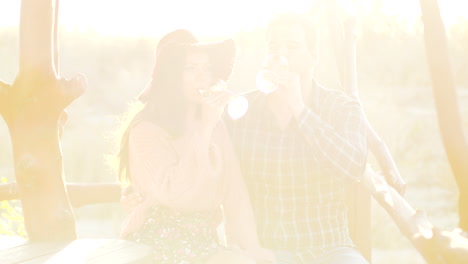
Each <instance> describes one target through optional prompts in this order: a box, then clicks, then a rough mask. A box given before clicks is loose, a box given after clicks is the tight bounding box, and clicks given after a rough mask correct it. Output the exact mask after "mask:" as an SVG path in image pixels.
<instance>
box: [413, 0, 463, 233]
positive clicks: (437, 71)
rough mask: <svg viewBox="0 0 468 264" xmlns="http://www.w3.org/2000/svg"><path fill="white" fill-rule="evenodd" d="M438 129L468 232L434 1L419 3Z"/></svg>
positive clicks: (458, 129)
mask: <svg viewBox="0 0 468 264" xmlns="http://www.w3.org/2000/svg"><path fill="white" fill-rule="evenodd" d="M420 4H421V11H422V18H423V23H424V39H425V44H426V55H427V60H428V61H427V62H428V65H429V71H430V76H431V80H432V90H433V93H434V100H435V105H436V109H437V117H438V120H439V129H440V133H441V136H442V141H443V143H444V147H445V152H446V154H447V157H448V160H449V162H450V166H451V168H452V172H453V174H454V176H455V180H456V182H457V185H458V191H459V200H458V214H459V216H460V220H459V226H460V228H462V229H463V230H465V231H468V145H467V141H466V138H465V136H464V133H463V127H462V122H461V116H460V112H459V110H458V100H457V95H456V88H455V83H454V80H453V76H452V69H451V65H450V61H449V54H448V48H447V39H446V35H445V28H444V25H443V23H442V19H441V17H440V12H439V7H438V4H437V1H436V0H420Z"/></svg>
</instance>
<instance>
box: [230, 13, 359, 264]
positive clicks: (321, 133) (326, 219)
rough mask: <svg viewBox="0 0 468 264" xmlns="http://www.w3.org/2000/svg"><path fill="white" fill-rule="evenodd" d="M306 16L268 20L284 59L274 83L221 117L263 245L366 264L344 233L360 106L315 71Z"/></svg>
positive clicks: (298, 255)
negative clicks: (231, 116) (236, 114)
mask: <svg viewBox="0 0 468 264" xmlns="http://www.w3.org/2000/svg"><path fill="white" fill-rule="evenodd" d="M314 32H315V30H314V28H313V26H312V25H311V24H310V23H309V22H308V21H307V18H306V17H303V16H301V15H298V14H292V13H288V14H283V15H280V16H278V17H276V18H274V19H273V20H272V21H271V22H270V23H269V25H268V28H267V35H266V45H267V54H273V55H278V56H283V57H284V58H286V59H287V62H288V68H289V71H283V72H279V73H278V72H277V73H276V76H277V77H278V79H279V83H280V84H279V88H278V89H277V90H276V91H274V92H272V93H270V94H268V95H265V94H262V93H261V92H259V93H257V94H253V95H252V96H251V98H249V103H250V109H249V111H248V113H247V114H246V115H245V116H244V117H242V118H241V119H239V120H236V121H226V123H227V124H228V127H229V128H230V131H231V136H232V140H233V143H234V146H235V147H236V149H237V152H238V156H239V161H240V164H241V168H242V172H243V173H244V177H245V182H246V184H247V186H248V189H249V193H250V199H251V202H252V205H253V210H254V213H255V217H256V221H257V229H258V233H259V238H260V240H261V243H262V245H263V246H264V247H267V248H270V249H272V250H274V251H275V253H276V255H277V258H278V263H307V264H309V263H367V262H366V261H365V259H364V258H363V257H362V256H361V255H360V254H359V252H357V251H356V250H354V249H353V243H352V241H351V239H350V237H349V234H348V222H347V218H346V215H347V209H346V205H345V192H346V188H347V187H348V186H349V185H350V183H352V182H353V181H359V179H360V176H361V175H362V174H363V171H364V167H365V163H366V158H367V146H366V126H365V121H364V117H363V114H362V112H361V108H360V105H359V104H358V102H357V101H356V100H353V99H351V98H350V97H348V96H346V95H345V94H344V93H341V92H339V91H334V90H328V89H324V88H323V87H321V86H319V85H318V84H317V83H316V82H315V80H314V76H313V70H314V67H315V65H316V61H317V52H316V51H317V47H316V43H317V41H316V36H315V34H314Z"/></svg>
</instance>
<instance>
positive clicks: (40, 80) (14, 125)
mask: <svg viewBox="0 0 468 264" xmlns="http://www.w3.org/2000/svg"><path fill="white" fill-rule="evenodd" d="M55 4H56V2H55V1H54V0H23V1H22V2H21V19H20V44H19V45H20V49H19V52H20V54H19V58H20V61H19V73H18V75H17V77H16V79H15V81H14V83H13V85H11V86H9V85H0V86H2V87H0V88H1V89H0V105H1V107H0V114H1V115H2V116H3V118H4V120H5V122H6V123H7V125H8V128H9V131H10V136H11V140H12V146H13V158H14V163H15V176H16V181H17V184H18V191H19V195H20V197H21V203H22V207H23V212H24V218H25V226H26V230H27V232H28V236H29V239H30V240H32V241H50V240H68V239H75V238H76V231H75V221H74V216H73V211H72V209H71V206H70V202H69V200H68V196H67V192H66V189H65V187H64V180H63V165H62V153H61V148H60V142H59V118H60V117H61V115H62V113H63V111H64V109H65V107H66V106H68V104H70V103H71V102H72V101H73V100H74V99H75V98H77V97H78V96H79V95H80V94H81V93H82V92H83V91H84V86H83V85H81V83H82V82H81V80H80V79H76V80H73V81H71V82H69V81H66V80H63V79H59V78H58V76H57V73H56V69H55V67H54V52H56V48H57V47H56V43H55V42H56V36H55V35H54V34H55V33H56V32H54V24H55V23H57V21H54V20H55V19H54V15H55V13H54V11H55ZM55 17H56V16H55Z"/></svg>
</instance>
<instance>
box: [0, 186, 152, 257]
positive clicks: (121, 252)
mask: <svg viewBox="0 0 468 264" xmlns="http://www.w3.org/2000/svg"><path fill="white" fill-rule="evenodd" d="M67 190H68V195H69V197H70V202H71V204H72V205H73V207H75V208H76V207H81V206H85V205H90V204H98V203H108V202H118V201H119V199H120V186H119V184H114V183H105V184H101V183H96V184H81V183H80V184H77V183H69V184H67ZM18 198H19V195H18V192H17V188H16V184H14V183H10V184H1V185H0V200H16V199H18ZM151 256H152V250H151V249H150V248H149V247H148V246H145V245H142V244H137V243H134V242H130V241H126V240H122V239H89V238H80V239H76V240H71V241H54V242H44V241H41V242H30V241H26V240H25V239H19V238H18V237H7V236H4V237H0V263H1V264H17V263H18V264H19V263H21V264H39V263H48V264H52V263H76V264H78V263H79V264H81V263H87V264H91V263H95V264H97V263H113V264H132V263H142V264H145V263H151Z"/></svg>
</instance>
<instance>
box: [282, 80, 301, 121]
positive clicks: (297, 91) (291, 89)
mask: <svg viewBox="0 0 468 264" xmlns="http://www.w3.org/2000/svg"><path fill="white" fill-rule="evenodd" d="M278 77H279V88H278V90H277V93H278V96H279V97H280V98H281V101H282V102H283V103H284V104H285V105H286V106H287V107H288V108H289V109H290V110H291V111H292V113H293V115H294V116H295V117H296V118H297V117H299V115H300V114H301V113H302V111H303V110H304V107H305V103H304V98H303V97H302V87H301V78H300V77H299V75H298V74H297V73H294V72H289V71H282V72H280V73H278Z"/></svg>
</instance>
